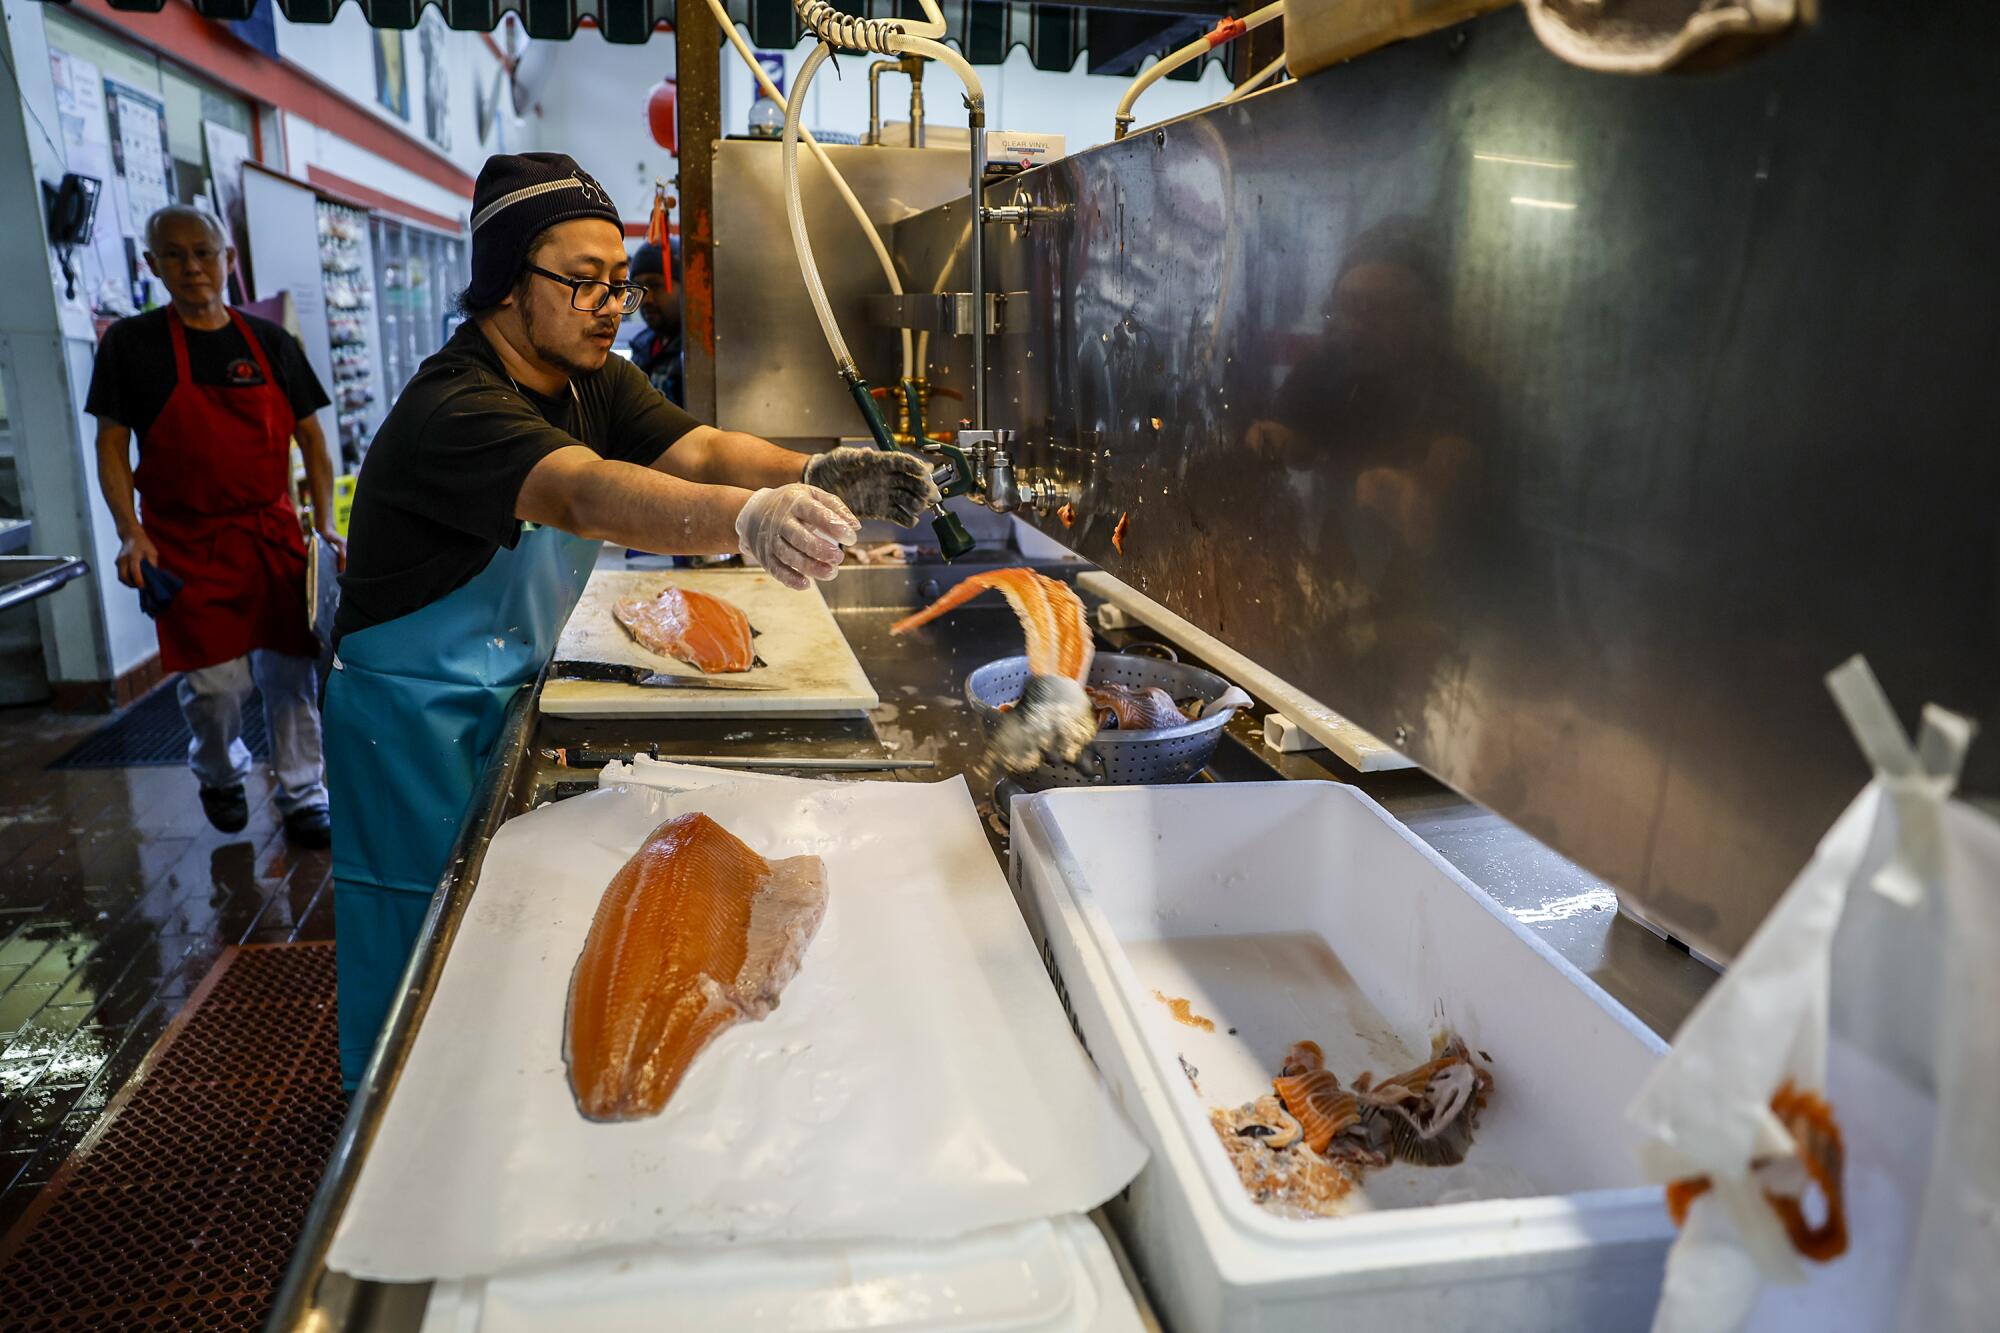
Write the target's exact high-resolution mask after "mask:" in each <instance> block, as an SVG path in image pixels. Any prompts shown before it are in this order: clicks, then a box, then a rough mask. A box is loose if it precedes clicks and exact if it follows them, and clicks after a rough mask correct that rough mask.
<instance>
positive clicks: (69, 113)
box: [49, 50, 134, 338]
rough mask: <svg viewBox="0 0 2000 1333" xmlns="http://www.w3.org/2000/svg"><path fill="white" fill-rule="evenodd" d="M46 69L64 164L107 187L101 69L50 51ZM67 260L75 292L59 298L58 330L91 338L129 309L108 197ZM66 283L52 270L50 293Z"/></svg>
mask: <svg viewBox="0 0 2000 1333" xmlns="http://www.w3.org/2000/svg"><path fill="white" fill-rule="evenodd" d="M49 72H50V74H51V76H52V77H53V80H54V83H55V95H56V122H57V129H58V133H59V135H60V137H61V139H62V150H63V163H64V166H65V168H66V169H67V170H70V171H74V172H75V173H77V174H78V175H79V176H89V177H91V178H92V179H94V180H97V181H99V182H102V183H105V184H106V185H108V184H109V182H110V181H111V179H112V177H113V175H114V174H115V173H114V172H113V169H112V165H111V132H110V127H109V125H108V122H107V120H106V115H105V107H104V77H103V73H102V72H101V71H100V70H99V69H98V67H97V66H96V65H95V64H93V63H92V62H90V61H88V60H83V59H81V58H79V57H76V56H72V55H69V54H67V53H65V52H62V51H55V50H51V51H50V52H49ZM72 258H73V261H74V262H75V264H76V270H77V283H76V295H75V297H74V298H66V299H64V300H63V302H62V321H63V332H64V333H65V334H66V335H68V336H69V337H72V338H94V337H95V336H96V329H97V326H98V325H99V324H100V323H102V322H108V321H109V320H110V319H115V318H117V317H119V316H121V315H129V314H131V313H132V312H133V310H134V306H133V303H132V276H131V274H130V272H129V271H128V267H127V265H128V260H127V257H126V252H125V228H124V226H123V219H122V218H121V217H120V216H119V214H118V210H117V208H116V207H114V206H113V204H112V202H111V201H110V200H109V199H105V200H103V201H102V202H101V203H100V204H99V207H98V209H97V217H96V225H95V227H94V228H93V230H92V233H91V237H90V244H89V245H88V246H86V247H85V248H83V249H81V250H78V251H76V252H75V254H74V255H73V256H72ZM66 287H67V283H66V282H65V281H63V280H62V276H61V274H60V273H58V274H57V283H56V289H55V290H56V294H57V295H58V296H59V297H61V296H63V295H64V293H65V289H66Z"/></svg>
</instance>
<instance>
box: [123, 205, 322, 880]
mask: <svg viewBox="0 0 2000 1333" xmlns="http://www.w3.org/2000/svg"><path fill="white" fill-rule="evenodd" d="M235 259H236V252H235V250H234V249H233V248H231V246H230V245H229V243H228V239H227V238H226V237H225V236H224V235H223V232H222V228H221V226H220V225H219V224H218V223H217V222H216V221H215V219H214V218H211V217H210V216H208V215H207V214H206V213H203V212H200V211H199V210H197V209H194V208H189V207H186V206H184V205H172V206H169V207H167V208H163V209H161V210H160V211H159V212H157V213H155V214H153V216H152V217H151V218H149V219H148V220H147V222H146V263H147V265H148V266H149V267H150V268H151V269H152V270H153V273H154V275H155V276H157V277H158V278H159V279H160V281H161V282H162V283H163V284H164V285H165V286H166V289H167V294H168V296H169V297H170V298H171V299H170V302H169V304H168V305H166V306H165V307H164V308H162V309H159V310H149V311H147V312H146V313H145V314H142V315H134V316H132V317H131V318H129V319H121V320H119V321H118V322H117V323H116V324H113V325H112V326H111V327H110V328H109V329H106V330H105V332H104V340H103V342H102V343H101V344H100V345H99V347H98V349H97V364H96V366H95V368H94V369H93V370H92V372H91V377H90V393H89V397H88V399H87V400H86V403H85V410H86V411H88V412H89V413H90V414H91V415H93V416H95V417H96V418H97V470H98V484H99V486H100V488H101V489H102V490H103V493H104V502H105V504H106V505H108V506H109V507H110V509H111V517H112V519H113V521H114V522H115V523H116V524H117V526H118V537H119V541H120V543H121V544H120V546H119V550H118V580H119V582H121V583H123V584H125V585H126V586H127V587H131V588H141V589H144V588H146V587H147V586H148V585H149V584H151V585H152V587H153V588H154V589H155V590H156V594H157V592H158V590H161V589H163V588H166V587H169V586H171V585H172V582H173V581H174V580H178V581H179V586H178V590H177V591H174V592H173V593H172V596H171V600H170V601H169V602H168V603H167V604H166V606H165V607H164V608H162V609H159V610H158V611H157V613H156V615H155V628H156V630H157V632H158V634H159V641H160V665H161V667H162V668H163V669H165V670H166V671H169V672H179V673H180V680H179V682H178V683H177V684H176V686H175V689H176V692H177V694H178V696H179V698H180V705H181V711H182V713H183V714H185V715H186V717H187V723H188V729H189V730H190V731H192V732H193V733H194V739H193V741H192V742H191V743H190V744H189V746H188V766H189V767H190V768H192V769H193V770H194V775H195V779H196V781H198V782H199V783H200V784H201V808H202V811H203V813H205V814H206V815H207V816H208V822H209V823H211V824H213V825H214V826H215V827H216V828H218V829H220V830H222V831H223V832H225V833H235V832H238V831H240V830H241V829H243V828H244V826H245V825H247V824H248V823H249V821H250V808H249V801H248V798H247V797H246V795H245V793H244V785H243V784H244V779H245V778H247V777H248V776H249V774H250V750H249V747H247V746H246V745H244V743H243V707H244V704H245V703H246V702H248V700H249V698H250V692H251V688H252V686H253V684H254V685H255V687H256V688H257V689H258V690H259V691H261V692H262V694H263V697H264V716H265V718H266V720H267V721H268V723H269V726H270V734H271V750H272V761H273V764H272V766H273V767H274V768H275V769H276V772H277V778H278V794H277V807H278V810H279V812H280V814H281V815H282V816H283V819H284V826H285V835H286V837H288V838H290V839H291V840H292V841H293V842H295V843H297V844H299V845H300V846H303V847H309V848H320V847H325V846H327V845H328V844H329V842H330V841H331V835H330V832H329V829H328V824H327V811H326V807H327V796H326V785H325V778H324V773H323V769H322V765H321V760H320V722H319V709H318V700H317V695H318V680H317V677H316V674H315V670H314V666H315V662H316V660H317V658H318V656H319V644H318V642H317V640H316V639H315V638H314V636H313V631H312V625H311V623H310V621H309V620H308V611H307V607H306V546H305V539H304V534H303V532H302V531H301V529H300V526H299V518H298V513H297V511H295V510H294V509H293V508H292V500H291V494H290V489H291V488H290V482H291V441H292V439H293V437H294V436H296V437H297V438H298V441H299V445H300V448H301V449H302V451H303V452H304V455H305V467H306V482H307V485H308V487H309V488H310V490H311V493H312V504H313V514H314V516H315V518H316V520H317V522H318V523H319V525H320V535H321V536H322V537H324V538H326V540H327V542H328V543H329V544H330V545H331V546H332V547H333V549H334V551H335V553H336V555H337V556H340V557H341V558H342V559H343V560H344V549H345V548H344V546H343V544H342V542H341V539H340V538H339V536H337V535H336V534H335V533H334V532H333V530H332V525H333V519H332V514H333V508H332V493H333V466H332V463H331V461H330V460H329V459H328V457H327V452H326V438H325V436H324V435H323V434H322V433H321V431H320V428H319V422H318V421H317V420H315V419H314V417H313V413H314V412H316V411H318V410H319V409H320V408H322V407H325V406H326V405H327V401H328V400H327V396H326V390H325V388H323V387H322V386H321V384H320V382H319V379H318V377H317V376H315V375H314V374H313V371H312V367H311V366H310V365H308V364H307V363H306V354H305V349H304V348H302V347H300V346H299V342H298V340H297V339H296V338H294V337H292V336H291V335H290V334H288V333H286V332H285V331H284V330H283V329H281V328H279V327H278V326H277V325H276V324H272V323H269V322H268V321H265V320H261V319H256V318H254V317H252V316H249V315H245V314H243V313H242V312H241V311H237V310H233V309H231V308H230V307H229V306H227V305H225V304H224V303H223V298H222V293H223V290H224V288H223V283H224V281H225V275H226V274H227V273H228V272H229V270H230V269H231V267H233V265H234V263H235ZM135 436H136V437H137V438H138V442H139V461H138V466H137V468H136V469H135V468H134V467H133V464H132V441H133V437H135ZM135 494H136V498H137V501H138V503H137V505H136V506H135V504H134V498H135ZM161 573H164V574H165V575H167V576H169V577H168V578H166V579H164V580H163V579H161V578H160V574H161Z"/></svg>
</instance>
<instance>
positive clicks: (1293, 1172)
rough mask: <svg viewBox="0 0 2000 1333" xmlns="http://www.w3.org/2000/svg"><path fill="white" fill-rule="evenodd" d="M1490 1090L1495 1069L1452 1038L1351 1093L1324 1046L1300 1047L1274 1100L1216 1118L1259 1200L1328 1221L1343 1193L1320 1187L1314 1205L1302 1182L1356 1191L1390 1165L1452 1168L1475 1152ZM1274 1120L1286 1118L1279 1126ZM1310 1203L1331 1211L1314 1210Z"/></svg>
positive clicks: (1443, 1035)
mask: <svg viewBox="0 0 2000 1333" xmlns="http://www.w3.org/2000/svg"><path fill="white" fill-rule="evenodd" d="M1492 1087H1493V1074H1492V1071H1490V1070H1488V1069H1485V1068H1483V1067H1481V1066H1480V1065H1479V1063H1478V1062H1477V1061H1475V1060H1474V1059H1473V1056H1472V1052H1471V1050H1470V1049H1468V1048H1467V1046H1466V1044H1465V1042H1464V1041H1463V1040H1461V1039H1460V1038H1459V1036H1458V1035H1457V1034H1456V1033H1454V1032H1449V1031H1446V1032H1440V1033H1438V1034H1437V1035H1436V1036H1435V1037H1433V1038H1432V1040H1431V1058H1430V1059H1429V1060H1427V1061H1425V1062H1424V1063H1423V1064H1420V1065H1418V1066H1416V1067H1415V1068H1414V1069H1409V1070H1405V1071H1404V1072H1402V1073H1400V1074H1396V1075H1393V1076H1391V1077H1389V1078H1386V1079H1383V1080H1381V1081H1380V1082H1377V1081H1375V1078H1374V1076H1373V1075H1372V1074H1370V1073H1363V1074H1361V1075H1360V1077H1358V1078H1356V1079H1355V1080H1354V1081H1353V1083H1352V1084H1350V1085H1348V1086H1346V1087H1343V1086H1341V1083H1340V1080H1339V1079H1338V1078H1336V1077H1335V1076H1334V1074H1333V1073H1332V1071H1330V1070H1329V1069H1327V1068H1326V1063H1325V1056H1324V1054H1323V1053H1322V1052H1321V1050H1320V1048H1319V1046H1318V1045H1317V1044H1316V1043H1314V1042H1310V1041H1301V1042H1298V1043H1296V1044H1294V1045H1293V1047H1292V1048H1291V1050H1290V1051H1289V1052H1288V1053H1287V1054H1286V1056H1285V1062H1284V1064H1283V1066H1282V1067H1281V1068H1280V1070H1279V1073H1278V1076H1277V1077H1276V1078H1275V1079H1273V1080H1272V1082H1271V1089H1272V1092H1273V1093H1275V1094H1276V1096H1275V1097H1268V1096H1267V1097H1261V1098H1259V1099H1258V1100H1257V1101H1255V1102H1251V1103H1248V1104H1246V1105H1244V1106H1240V1107H1237V1108H1235V1109H1234V1110H1226V1109H1225V1110H1218V1111H1215V1112H1212V1113H1211V1116H1210V1119H1211V1121H1212V1123H1213V1124H1214V1125H1215V1130H1216V1133H1217V1135H1218V1136H1219V1137H1220V1138H1221V1139H1222V1144H1223V1147H1224V1149H1225V1150H1226V1151H1227V1152H1228V1154H1229V1158H1230V1161H1231V1162H1232V1163H1233V1164H1234V1165H1235V1166H1236V1168H1237V1174H1238V1175H1239V1176H1240V1177H1241V1178H1242V1180H1243V1185H1244V1188H1245V1189H1247V1190H1249V1191H1250V1194H1251V1197H1252V1198H1254V1199H1256V1200H1257V1201H1258V1202H1259V1203H1261V1204H1264V1205H1265V1206H1267V1207H1271V1208H1272V1209H1273V1210H1274V1211H1277V1212H1279V1213H1280V1214H1281V1215H1285V1216H1322V1217H1330V1216H1334V1215H1336V1212H1337V1210H1331V1209H1332V1205H1333V1204H1336V1203H1338V1202H1339V1199H1340V1198H1341V1197H1342V1196H1343V1195H1342V1194H1334V1195H1331V1196H1328V1195H1327V1193H1326V1190H1325V1189H1324V1188H1323V1187H1322V1186H1321V1185H1316V1186H1315V1187H1314V1189H1313V1190H1312V1191H1310V1192H1308V1195H1309V1197H1308V1195H1302V1194H1301V1191H1302V1189H1303V1188H1304V1186H1303V1184H1302V1182H1304V1181H1307V1180H1312V1179H1317V1177H1316V1176H1315V1174H1314V1172H1316V1170H1317V1168H1318V1167H1320V1166H1323V1167H1325V1168H1326V1169H1328V1170H1332V1171H1335V1172H1338V1173H1340V1174H1341V1175H1342V1177H1343V1178H1344V1179H1345V1180H1346V1181H1347V1182H1348V1183H1349V1184H1350V1185H1352V1184H1354V1183H1357V1182H1359V1180H1360V1179H1361V1175H1362V1173H1363V1172H1364V1171H1366V1170H1368V1169H1370V1168H1374V1167H1382V1166H1387V1165H1388V1164H1389V1163H1390V1162H1392V1161H1401V1162H1408V1163H1411V1164H1412V1165H1417V1166H1455V1165H1457V1164H1458V1163H1460V1162H1462V1161H1464V1160H1465V1154H1466V1152H1467V1150H1468V1149H1470V1147H1471V1146H1472V1134H1473V1130H1474V1128H1475V1127H1476V1125H1477V1121H1478V1114H1479V1111H1480V1110H1481V1109H1482V1108H1483V1107H1484V1106H1485V1105H1486V1098H1487V1094H1488V1093H1489V1092H1490V1091H1491V1090H1492ZM1274 1108H1275V1111H1274ZM1276 1112H1282V1113H1283V1118H1282V1119H1281V1120H1280V1119H1275V1118H1274V1116H1275V1113H1276ZM1258 1126H1264V1127H1265V1128H1262V1129H1259V1128H1258ZM1293 1130H1296V1131H1297V1132H1296V1134H1293V1133H1292V1132H1291V1131H1293ZM1281 1131H1282V1132H1281ZM1246 1138H1247V1139H1254V1140H1256V1142H1255V1144H1254V1146H1246V1144H1245V1143H1243V1142H1242V1141H1241V1140H1244V1139H1246ZM1281 1158H1298V1159H1301V1160H1296V1161H1293V1160H1279V1159H1281ZM1280 1186H1282V1188H1280ZM1343 1194H1344V1191H1343ZM1313 1200H1317V1201H1319V1202H1320V1203H1323V1204H1325V1205H1326V1208H1325V1209H1320V1210H1316V1209H1315V1208H1313V1207H1308V1206H1307V1204H1308V1203H1310V1202H1312V1201H1313ZM1329 1210H1331V1211H1329Z"/></svg>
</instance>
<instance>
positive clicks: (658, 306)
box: [630, 236, 685, 406]
mask: <svg viewBox="0 0 2000 1333" xmlns="http://www.w3.org/2000/svg"><path fill="white" fill-rule="evenodd" d="M667 244H668V246H669V247H671V249H672V252H673V253H672V262H673V273H674V280H673V285H672V286H671V287H669V286H668V284H667V276H666V269H665V268H664V267H663V264H662V261H663V260H664V259H665V258H666V257H665V256H663V255H662V254H661V253H660V247H659V246H657V245H653V244H650V243H648V244H646V245H642V246H640V247H639V248H638V249H637V250H636V251H634V252H633V254H632V272H631V275H630V281H632V282H634V283H637V284H638V286H639V288H640V296H639V317H640V318H641V319H643V320H645V321H646V327H645V328H643V329H641V330H639V332H638V333H636V334H634V335H633V338H632V344H631V345H632V364H633V365H635V366H637V367H639V369H640V370H642V371H644V372H645V374H646V378H647V379H648V380H650V381H652V384H653V387H654V388H655V389H658V390H659V391H660V392H661V393H663V394H665V395H666V396H667V401H668V402H670V403H673V404H675V405H677V406H684V405H685V404H684V403H683V402H682V396H681V242H680V238H679V237H678V236H674V237H669V238H668V241H667Z"/></svg>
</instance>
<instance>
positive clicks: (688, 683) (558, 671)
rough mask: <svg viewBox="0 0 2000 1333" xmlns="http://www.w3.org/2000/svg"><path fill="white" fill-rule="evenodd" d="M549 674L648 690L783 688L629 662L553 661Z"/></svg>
mask: <svg viewBox="0 0 2000 1333" xmlns="http://www.w3.org/2000/svg"><path fill="white" fill-rule="evenodd" d="M549 676H550V678H551V679H555V680H594V681H602V682H604V683H606V684H610V685H637V686H639V687H640V688H641V689H648V690H781V689H783V688H784V686H782V685H773V684H770V683H768V682H764V681H751V680H731V679H728V678H725V677H721V676H683V675H678V674H675V673H674V672H670V671H650V670H648V669H647V668H645V667H642V666H634V665H632V664H631V663H628V662H551V663H549Z"/></svg>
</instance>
